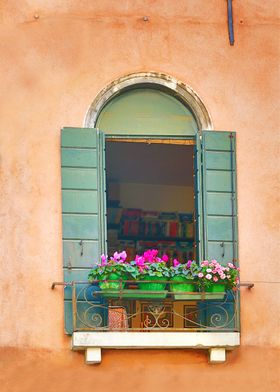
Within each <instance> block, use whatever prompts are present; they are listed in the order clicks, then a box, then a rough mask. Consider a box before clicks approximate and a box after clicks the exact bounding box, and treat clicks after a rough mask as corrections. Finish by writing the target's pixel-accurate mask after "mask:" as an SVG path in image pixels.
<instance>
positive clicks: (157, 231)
mask: <svg viewBox="0 0 280 392" xmlns="http://www.w3.org/2000/svg"><path fill="white" fill-rule="evenodd" d="M107 229H108V252H109V254H111V253H112V252H114V251H116V250H123V249H125V250H126V251H127V253H128V255H129V257H131V258H133V257H134V256H135V255H136V254H137V253H138V254H139V253H142V252H143V251H144V250H145V249H149V248H157V249H159V253H160V254H162V253H166V254H168V255H169V257H171V258H174V257H176V258H178V259H179V260H180V259H181V260H186V259H189V258H193V248H194V223H193V214H192V213H189V212H184V213H178V212H165V211H144V210H141V209H137V208H121V207H119V206H114V207H110V209H108V216H107Z"/></svg>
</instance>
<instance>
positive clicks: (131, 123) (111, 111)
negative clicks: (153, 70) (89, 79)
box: [96, 87, 198, 136]
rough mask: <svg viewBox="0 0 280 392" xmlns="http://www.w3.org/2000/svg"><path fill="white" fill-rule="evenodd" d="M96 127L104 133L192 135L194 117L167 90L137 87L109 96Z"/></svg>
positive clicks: (193, 131) (195, 126) (195, 128)
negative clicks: (109, 98) (110, 97)
mask: <svg viewBox="0 0 280 392" xmlns="http://www.w3.org/2000/svg"><path fill="white" fill-rule="evenodd" d="M96 127H98V128H99V129H101V130H103V131H104V132H106V133H108V134H139V135H141V134H145V135H149V134H154V135H155V134H158V135H189V136H191V135H195V134H196V133H197V132H198V126H197V123H196V120H195V118H194V116H193V114H192V112H191V111H190V109H189V108H188V107H187V106H186V105H184V104H183V103H182V102H180V101H179V100H178V99H177V98H175V97H174V96H172V95H171V94H169V93H167V92H164V91H162V90H159V89H155V88H146V87H138V88H133V89H129V90H126V91H123V92H121V93H120V94H118V95H116V96H115V97H113V98H112V99H111V100H109V101H108V102H107V103H106V104H105V106H104V107H103V109H102V110H101V112H100V113H99V116H98V118H97V122H96Z"/></svg>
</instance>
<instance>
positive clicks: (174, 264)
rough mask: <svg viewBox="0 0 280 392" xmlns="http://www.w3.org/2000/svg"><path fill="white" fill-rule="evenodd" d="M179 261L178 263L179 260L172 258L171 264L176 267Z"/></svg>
mask: <svg viewBox="0 0 280 392" xmlns="http://www.w3.org/2000/svg"><path fill="white" fill-rule="evenodd" d="M179 264H180V263H179V261H178V260H177V259H174V260H173V266H174V267H177V265H179Z"/></svg>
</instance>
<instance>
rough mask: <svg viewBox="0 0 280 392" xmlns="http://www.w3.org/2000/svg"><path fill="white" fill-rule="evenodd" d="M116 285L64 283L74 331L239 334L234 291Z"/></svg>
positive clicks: (237, 305) (237, 290) (237, 310)
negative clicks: (68, 292)
mask: <svg viewBox="0 0 280 392" xmlns="http://www.w3.org/2000/svg"><path fill="white" fill-rule="evenodd" d="M122 283H123V282H120V288H119V289H118V290H109V289H108V290H100V288H99V286H98V281H95V282H94V283H92V284H89V283H88V282H79V281H76V282H69V283H65V285H67V286H70V287H71V290H72V310H73V328H74V331H103V332H104V331H138V332H158V331H161V332H162V331H169V332H170V331H181V332H186V331H189V332H238V331H239V288H237V289H236V290H227V291H224V292H219V293H215V292H205V291H199V290H198V288H197V290H196V291H195V292H173V291H171V290H170V288H169V283H171V282H166V283H167V288H168V290H162V291H157V290H152V291H151V290H147V291H145V290H139V289H138V287H137V282H133V283H134V287H133V288H131V286H130V288H129V289H125V288H122V286H123V284H122ZM126 283H129V282H127V281H126ZM130 283H132V282H130ZM172 284H174V282H172ZM70 287H69V288H70ZM69 288H67V290H69Z"/></svg>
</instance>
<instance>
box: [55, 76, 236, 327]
mask: <svg viewBox="0 0 280 392" xmlns="http://www.w3.org/2000/svg"><path fill="white" fill-rule="evenodd" d="M136 79H137V83H134V84H133V83H132V80H133V77H132V76H130V77H127V78H124V79H123V80H121V81H120V83H119V86H118V85H117V83H113V84H112V85H110V86H109V87H108V88H106V89H104V91H102V92H101V93H100V94H99V96H98V97H97V98H96V100H95V102H94V104H93V105H92V106H91V108H90V109H89V111H88V114H87V117H86V120H85V125H87V128H63V129H62V138H61V148H62V198H63V200H62V210H63V250H64V253H63V254H64V256H63V257H64V280H65V281H83V280H86V279H87V274H88V272H89V269H90V268H91V265H90V263H91V262H92V263H93V262H94V260H98V259H99V256H100V254H101V253H104V252H106V251H107V249H108V248H110V250H113V249H116V250H117V249H119V250H120V249H123V248H126V249H127V250H129V251H130V252H131V253H132V254H135V253H136V252H137V251H138V249H137V247H139V248H140V249H145V247H146V248H148V247H158V248H160V247H162V249H163V250H164V251H165V252H166V249H165V248H166V247H167V248H169V249H168V251H169V252H170V254H172V255H174V253H176V256H177V257H179V258H180V257H184V258H185V257H194V258H196V259H197V260H200V261H201V260H203V259H207V258H211V259H212V258H213V259H217V260H219V261H220V262H222V263H227V262H234V263H235V262H236V260H237V210H236V163H235V133H234V132H222V131H211V130H209V129H211V128H212V125H211V119H210V116H209V115H208V113H207V111H206V109H205V107H204V105H203V104H202V102H201V100H200V99H199V97H198V96H197V95H196V94H195V93H194V92H193V91H192V90H191V89H190V88H187V87H184V86H183V85H182V84H180V83H179V82H176V83H175V82H174V80H171V79H170V78H169V79H168V78H167V80H164V81H162V84H160V83H159V80H158V78H157V77H156V76H155V75H151V74H150V75H149V76H146V78H145V76H144V75H141V77H140V76H139V77H137V78H136ZM204 126H205V127H206V129H208V130H206V131H203V128H204ZM106 164H107V171H105V167H106ZM106 183H107V187H108V189H107V196H106ZM106 216H107V219H106ZM131 222H133V223H131ZM113 232H114V233H113ZM184 242H185V244H183V243H184ZM153 244H155V246H154V245H153ZM164 247H165V248H164ZM72 295H73V293H72V292H71V288H69V287H68V288H66V289H65V320H66V332H67V333H69V334H71V333H72V332H73V328H74V330H77V328H78V329H79V327H81V324H82V323H81V321H79V320H77V319H75V320H73V319H72V315H73V312H72V301H71V300H72ZM94 301H96V303H100V302H98V301H99V299H97V298H95V299H94ZM80 306H81V307H83V306H86V304H85V303H84V302H83V301H82V298H81V304H80ZM101 308H102V307H101ZM101 308H100V309H101ZM206 313H207V315H206V316H205V314H206ZM206 313H205V312H204V316H203V317H207V318H208V319H209V320H211V319H212V318H211V312H209V311H207V312H206ZM97 316H98V317H97V318H96V320H102V319H103V320H104V318H105V317H106V315H104V314H102V312H101V310H100V314H97ZM221 320H222V321H221V322H223V319H222V318H221Z"/></svg>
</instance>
